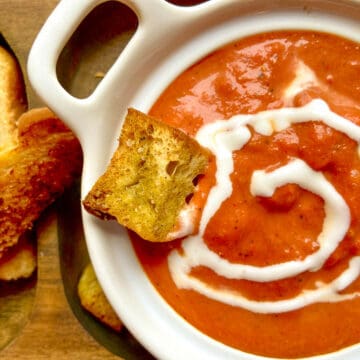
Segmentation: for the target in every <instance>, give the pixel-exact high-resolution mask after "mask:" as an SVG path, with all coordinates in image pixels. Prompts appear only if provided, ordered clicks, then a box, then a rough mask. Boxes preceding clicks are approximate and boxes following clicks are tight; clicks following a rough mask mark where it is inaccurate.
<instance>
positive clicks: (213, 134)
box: [168, 99, 360, 313]
mask: <svg viewBox="0 0 360 360" xmlns="http://www.w3.org/2000/svg"><path fill="white" fill-rule="evenodd" d="M308 121H321V122H323V123H325V124H326V125H328V126H330V127H332V128H334V129H336V130H338V131H340V132H342V133H344V134H345V135H347V136H348V137H349V138H351V139H353V140H354V141H356V142H357V143H358V154H359V155H360V127H359V126H357V125H355V124H354V123H352V122H351V121H349V120H347V119H345V118H343V117H341V116H340V115H338V114H336V113H334V112H332V111H331V110H330V109H329V107H328V105H327V104H326V103H325V102H324V101H323V100H320V99H316V100H313V101H311V102H310V103H309V104H307V105H305V106H303V107H299V108H288V107H286V108H282V109H275V110H268V111H263V112H259V113H257V114H252V115H236V116H233V117H232V118H230V119H229V120H218V121H215V122H213V123H210V124H206V125H204V126H202V127H201V129H200V130H199V131H198V133H197V135H196V138H197V140H198V142H199V143H200V144H201V145H203V146H204V147H207V148H208V149H210V150H211V151H212V152H213V154H214V155H215V157H216V166H217V171H216V184H215V186H213V188H212V189H211V190H210V193H209V196H208V199H207V202H206V204H205V207H204V210H203V213H202V217H201V220H200V226H199V232H198V234H196V235H193V236H189V237H187V238H186V239H185V240H184V241H183V243H182V250H183V251H182V253H181V254H180V253H179V252H178V251H177V250H174V251H172V252H171V253H170V255H169V258H168V263H169V269H170V273H171V275H172V277H173V280H174V282H175V283H176V285H177V286H178V287H179V288H186V289H193V290H195V291H198V292H199V293H201V294H203V295H205V296H207V297H209V298H211V299H215V300H218V301H221V302H223V303H226V304H230V305H233V306H239V307H242V308H245V309H248V310H250V311H254V312H260V313H280V312H284V311H290V310H295V309H299V308H301V307H304V306H306V305H309V304H312V303H315V302H324V301H327V302H335V301H343V300H346V299H350V298H353V297H355V296H360V293H352V294H347V295H340V294H339V293H338V292H339V291H341V290H343V289H345V288H346V287H347V286H348V285H350V284H351V283H352V282H353V281H354V280H355V279H356V278H357V277H358V276H359V275H360V257H354V258H352V259H351V260H350V261H349V265H348V268H347V269H346V270H345V271H344V272H343V273H342V274H341V275H340V276H338V277H337V278H336V279H334V280H333V281H331V282H330V283H327V284H318V285H319V286H318V287H317V288H316V289H312V290H304V291H302V292H301V293H300V294H299V295H298V296H296V297H294V298H291V299H285V300H281V301H255V300H251V299H247V298H246V297H244V296H243V295H242V294H241V293H239V292H235V291H230V290H226V289H215V288H213V287H211V286H209V285H208V284H206V283H204V282H202V281H201V280H200V279H197V278H195V277H193V276H191V275H190V272H191V269H192V268H193V267H196V266H206V267H208V268H209V269H211V270H213V271H214V272H215V273H217V274H218V275H221V276H223V277H225V278H228V279H246V280H251V281H257V282H269V281H274V280H281V279H285V278H288V277H292V276H295V275H298V274H300V273H302V272H304V271H316V270H318V269H319V268H321V267H322V265H323V264H324V262H325V261H326V259H327V258H328V257H329V256H330V254H331V253H332V252H333V251H334V250H335V249H336V247H337V246H338V244H339V243H340V242H341V240H342V239H343V237H344V236H345V234H346V232H347V231H348V228H349V224H350V221H351V218H350V211H349V209H348V206H347V204H346V202H345V201H344V199H343V198H342V197H341V195H340V194H339V193H338V192H337V191H336V189H335V188H334V187H333V186H332V184H331V183H330V182H329V181H328V180H327V179H326V178H325V177H324V175H323V174H322V173H320V172H316V171H314V170H312V169H311V168H310V167H309V166H308V165H307V164H306V163H305V162H304V161H303V160H300V159H296V158H294V159H291V160H290V162H289V163H288V164H286V165H284V166H282V167H279V168H277V169H276V170H274V171H271V172H266V171H264V170H258V171H255V172H254V173H253V175H252V180H251V185H250V191H251V192H252V194H253V195H254V196H271V195H272V194H273V192H274V190H275V189H276V188H277V187H279V186H282V185H285V184H288V183H294V184H298V185H299V186H301V187H302V188H304V189H306V190H309V191H311V192H313V193H315V194H317V195H319V196H320V197H322V198H323V199H324V210H325V218H324V222H323V229H322V231H321V233H320V234H319V236H318V239H317V241H318V243H319V249H318V250H317V251H316V252H314V253H312V254H311V255H309V256H307V257H306V258H305V259H303V260H297V261H295V260H294V261H288V262H284V263H280V264H274V265H270V266H264V267H259V266H252V265H245V264H234V263H231V262H229V261H228V260H226V259H224V258H221V257H220V256H218V255H217V254H216V253H214V252H213V251H211V250H210V249H209V248H208V247H207V246H206V244H205V242H204V240H203V235H204V232H205V230H206V227H207V224H208V223H209V221H210V219H211V218H212V216H213V215H214V214H215V213H216V212H217V211H218V209H219V208H220V206H221V204H222V203H223V202H224V201H225V200H226V199H227V198H228V197H229V196H231V193H232V182H231V179H230V175H231V173H232V172H233V170H234V164H233V158H232V156H233V151H235V150H240V149H241V148H242V147H243V146H244V145H245V144H246V143H247V142H248V141H249V140H250V137H251V133H250V131H249V128H248V126H251V127H253V129H254V130H255V131H256V132H258V133H260V134H262V135H265V136H269V135H271V134H272V133H274V132H277V131H281V130H284V129H286V128H287V127H289V126H291V125H292V124H296V123H301V122H308Z"/></svg>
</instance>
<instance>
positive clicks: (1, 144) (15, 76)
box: [0, 46, 27, 154]
mask: <svg viewBox="0 0 360 360" xmlns="http://www.w3.org/2000/svg"><path fill="white" fill-rule="evenodd" d="M26 109H27V101H26V95H25V85H24V80H23V77H22V73H21V70H20V68H19V64H18V62H17V60H16V59H15V57H14V56H13V55H12V54H10V53H9V52H8V51H7V50H6V49H4V48H3V47H1V46H0V129H1V131H0V154H1V152H3V151H7V150H9V149H11V148H13V147H15V146H16V144H17V119H18V118H19V116H20V115H21V114H22V113H23V112H24V111H26Z"/></svg>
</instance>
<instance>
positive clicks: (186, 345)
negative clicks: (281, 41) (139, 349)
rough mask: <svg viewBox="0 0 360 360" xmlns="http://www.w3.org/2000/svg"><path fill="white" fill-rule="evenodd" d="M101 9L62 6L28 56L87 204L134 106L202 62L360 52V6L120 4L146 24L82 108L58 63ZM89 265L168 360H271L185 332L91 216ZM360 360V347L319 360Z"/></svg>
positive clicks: (85, 3)
mask: <svg viewBox="0 0 360 360" xmlns="http://www.w3.org/2000/svg"><path fill="white" fill-rule="evenodd" d="M102 2H104V1H102V0H76V1H73V0H62V1H61V2H60V3H59V5H58V7H57V8H56V9H55V11H54V12H53V14H52V15H51V16H50V17H49V19H48V21H47V22H46V24H45V25H44V27H43V29H42V30H41V32H40V33H39V35H38V37H37V39H36V41H35V43H34V45H33V48H32V51H31V53H30V56H29V62H28V73H29V77H30V81H31V83H32V85H33V87H34V89H35V91H36V92H37V93H38V94H39V96H40V97H41V98H42V99H43V100H44V102H45V103H46V104H47V105H48V106H49V107H50V108H52V109H53V110H54V111H55V112H56V113H57V114H58V115H59V116H60V117H61V118H62V119H63V120H64V121H65V122H67V123H68V125H69V126H70V127H71V128H72V129H73V130H74V131H75V132H76V134H77V135H78V137H79V139H80V141H81V144H82V146H83V150H84V170H83V178H82V194H83V195H84V194H86V193H87V192H88V190H89V189H90V187H91V186H92V184H93V183H94V182H95V180H96V179H97V177H98V176H99V175H100V174H101V173H102V171H103V170H104V169H105V167H106V165H107V163H108V161H109V159H110V156H111V154H112V152H113V150H114V149H115V147H116V139H117V137H118V134H119V131H120V126H121V119H122V117H123V115H124V114H125V112H126V110H127V108H128V107H129V106H133V107H136V108H138V109H140V110H143V111H147V110H149V108H150V107H151V105H152V104H153V102H154V101H155V100H156V99H157V97H158V96H159V95H160V94H161V92H162V91H163V90H164V89H165V88H166V86H167V85H168V84H169V83H170V82H171V81H172V80H173V79H174V77H176V76H177V75H178V74H180V73H181V72H182V71H183V70H185V69H186V68H187V67H188V66H189V65H191V64H192V63H193V62H195V61H196V60H198V59H200V58H202V57H203V56H204V55H206V54H207V53H209V52H211V51H213V50H214V49H216V48H218V47H219V46H221V45H223V44H226V43H228V42H231V41H233V40H235V39H239V38H241V37H244V36H246V35H250V34H254V33H259V32H264V31H270V30H277V29H313V30H320V31H326V32H331V33H336V34H340V35H342V36H345V37H348V38H351V39H353V40H355V41H358V42H360V26H359V21H360V1H359V0H352V1H350V0H349V1H345V0H341V1H325V0H307V1H290V0H289V1H286V0H284V1H281V0H279V1H266V0H264V1H261V0H259V1H251V0H211V1H209V2H207V3H204V4H202V5H198V6H195V7H189V8H188V7H177V6H174V5H171V4H169V3H167V2H165V1H163V0H122V1H121V2H122V3H124V4H126V5H128V6H129V7H130V8H132V9H133V10H134V12H135V13H136V14H137V16H138V20H139V26H138V29H137V31H136V33H135V35H134V36H133V38H132V40H131V41H130V43H129V44H128V45H127V47H126V48H125V50H124V51H123V52H122V54H121V55H120V57H119V59H118V60H117V61H116V63H115V64H114V65H113V66H112V68H111V69H110V70H109V72H108V73H107V75H106V76H105V78H104V79H103V80H102V82H101V83H100V84H99V86H98V87H97V88H96V90H95V91H94V92H93V94H92V95H91V96H89V97H88V98H86V99H77V98H74V97H72V96H71V95H70V94H68V93H67V92H66V91H65V90H64V89H63V88H62V87H61V85H60V84H59V82H58V79H57V77H56V63H57V59H58V56H59V54H60V52H61V50H62V48H63V47H64V45H65V44H66V42H67V40H68V39H69V38H70V36H71V35H72V33H73V32H74V31H75V29H76V27H77V26H78V24H79V23H80V22H81V20H82V19H83V18H84V17H85V16H86V15H87V14H88V13H89V12H90V11H91V10H92V9H93V8H94V7H95V6H97V5H99V4H100V3H102ZM82 215H83V224H84V231H85V237H86V242H87V246H88V250H89V253H90V257H91V259H92V262H93V264H94V267H95V269H96V273H97V276H98V278H99V280H100V282H101V284H102V287H103V288H104V291H105V292H106V295H107V297H108V298H109V300H110V302H111V304H112V306H113V307H114V309H115V310H116V312H117V313H118V314H119V315H120V317H121V318H122V319H123V321H124V323H125V324H126V326H127V327H128V329H129V330H130V331H131V332H132V333H133V334H134V335H135V337H136V338H137V339H138V340H139V341H140V342H141V343H142V344H143V345H144V346H145V347H146V348H147V349H148V350H149V351H150V352H151V353H152V354H154V355H155V356H156V357H157V358H161V359H179V358H180V359H239V360H244V359H264V358H263V357H260V356H255V355H249V354H245V353H242V352H240V351H237V350H234V349H232V348H230V347H227V346H224V345H222V344H220V343H218V342H216V341H214V340H212V339H210V338H208V337H207V336H205V335H203V334H202V333H200V332H199V331H197V330H196V329H194V328H192V327H191V326H190V325H189V324H187V323H186V322H185V321H184V320H183V319H182V318H181V317H180V316H178V315H177V314H176V313H175V312H174V311H173V310H172V309H171V308H170V307H169V306H168V305H167V304H166V303H165V302H164V301H163V300H162V298H161V297H160V296H159V295H158V294H157V292H156V291H155V290H154V288H153V287H152V285H151V284H150V283H149V281H148V280H147V277H146V275H145V274H144V273H143V271H142V269H141V267H140V265H139V264H138V261H137V258H136V256H135V254H134V252H133V249H132V246H131V244H130V242H129V240H128V237H127V234H126V231H125V230H124V229H122V228H120V227H119V226H118V225H116V224H115V223H105V222H102V221H100V220H97V219H96V218H94V217H93V216H90V215H88V214H87V213H85V212H83V214H82ZM315 358H316V359H318V360H320V359H333V360H335V359H336V360H340V359H347V360H355V359H359V358H360V346H359V345H356V346H353V347H350V348H347V349H344V350H342V351H339V352H336V353H332V354H328V355H324V356H317V357H313V359H315Z"/></svg>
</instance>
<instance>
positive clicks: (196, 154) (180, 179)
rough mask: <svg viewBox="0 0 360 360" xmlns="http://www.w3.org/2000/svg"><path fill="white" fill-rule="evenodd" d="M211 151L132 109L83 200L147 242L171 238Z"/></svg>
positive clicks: (94, 211) (87, 205)
mask: <svg viewBox="0 0 360 360" xmlns="http://www.w3.org/2000/svg"><path fill="white" fill-rule="evenodd" d="M208 158H209V155H208V152H207V150H205V149H203V148H202V147H201V146H200V145H199V144H198V143H197V142H196V141H195V140H194V139H192V138H190V137H189V136H187V135H186V134H185V133H184V132H182V131H181V130H179V129H175V128H173V127H171V126H169V125H166V124H164V123H162V122H160V121H158V120H157V119H154V118H153V117H150V116H147V115H145V114H143V113H141V112H140V111H137V110H135V109H129V111H128V114H127V116H126V119H125V122H124V124H123V127H122V131H121V136H120V139H119V146H118V148H117V150H116V151H115V153H114V155H113V157H112V159H111V162H110V165H109V166H108V168H107V170H106V172H105V173H104V174H103V175H102V176H101V177H100V178H99V179H98V181H97V182H96V183H95V185H94V186H93V188H92V189H91V191H90V192H89V193H88V194H87V196H86V198H85V200H84V201H83V204H84V207H85V209H86V210H87V211H89V212H90V213H92V214H94V215H96V216H98V217H100V218H102V219H105V220H107V219H114V218H115V219H116V220H117V221H118V222H119V223H120V224H122V225H123V226H125V227H126V228H128V229H131V230H133V231H134V232H136V233H137V234H138V235H139V236H140V237H142V238H143V239H145V240H149V241H154V242H163V241H169V240H172V239H173V237H172V236H169V234H171V233H174V232H176V227H177V226H178V220H179V215H180V212H181V210H183V209H184V207H185V206H186V200H187V199H188V197H189V196H190V195H191V194H192V193H194V191H195V186H194V179H195V178H196V177H197V176H198V175H199V174H202V173H203V172H204V171H205V168H206V166H207V164H208Z"/></svg>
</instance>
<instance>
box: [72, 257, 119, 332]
mask: <svg viewBox="0 0 360 360" xmlns="http://www.w3.org/2000/svg"><path fill="white" fill-rule="evenodd" d="M77 290H78V295H79V298H80V303H81V305H82V306H83V307H84V308H85V309H86V310H87V311H89V312H90V313H91V314H92V315H94V316H95V317H96V318H97V319H99V320H100V321H101V322H102V323H104V324H106V325H108V326H110V327H111V328H112V329H113V330H115V331H120V330H121V329H122V327H123V324H122V322H121V320H120V319H119V318H118V316H117V315H116V313H115V311H114V310H113V308H112V307H111V305H110V303H109V302H108V300H107V298H106V296H105V294H104V292H103V290H102V288H101V286H100V284H99V282H98V280H97V278H96V275H95V272H94V269H93V267H92V265H91V264H88V265H87V266H86V267H85V269H84V271H83V273H82V274H81V276H80V280H79V283H78V289H77Z"/></svg>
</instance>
